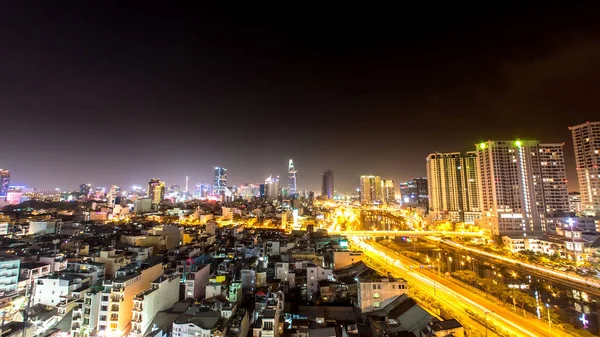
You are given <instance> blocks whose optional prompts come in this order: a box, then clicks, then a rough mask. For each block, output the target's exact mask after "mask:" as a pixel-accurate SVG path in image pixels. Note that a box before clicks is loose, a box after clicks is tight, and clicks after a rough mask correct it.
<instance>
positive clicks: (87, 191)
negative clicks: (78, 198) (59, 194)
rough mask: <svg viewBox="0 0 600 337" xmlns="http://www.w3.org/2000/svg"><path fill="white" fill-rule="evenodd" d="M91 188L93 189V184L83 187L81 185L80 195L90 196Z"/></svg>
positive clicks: (83, 185)
mask: <svg viewBox="0 0 600 337" xmlns="http://www.w3.org/2000/svg"><path fill="white" fill-rule="evenodd" d="M91 188H92V185H91V184H81V185H79V193H81V194H83V195H88V194H90V190H91Z"/></svg>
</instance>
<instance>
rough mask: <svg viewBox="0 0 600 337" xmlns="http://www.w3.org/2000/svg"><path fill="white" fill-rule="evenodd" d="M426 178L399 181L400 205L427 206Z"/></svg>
mask: <svg viewBox="0 0 600 337" xmlns="http://www.w3.org/2000/svg"><path fill="white" fill-rule="evenodd" d="M427 186H428V184H427V178H413V179H411V180H409V181H407V182H404V183H400V197H401V198H402V206H405V207H422V208H427V207H428V204H429V201H428V200H429V198H428V187H427Z"/></svg>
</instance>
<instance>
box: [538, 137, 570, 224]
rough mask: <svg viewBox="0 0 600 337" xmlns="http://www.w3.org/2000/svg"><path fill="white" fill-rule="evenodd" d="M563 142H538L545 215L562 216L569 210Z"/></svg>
mask: <svg viewBox="0 0 600 337" xmlns="http://www.w3.org/2000/svg"><path fill="white" fill-rule="evenodd" d="M563 147H564V144H563V143H558V144H540V150H539V152H540V165H541V171H542V172H541V176H542V184H543V186H544V202H545V204H546V217H549V216H564V215H565V213H567V212H569V192H568V190H567V174H566V171H565V157H564V154H563Z"/></svg>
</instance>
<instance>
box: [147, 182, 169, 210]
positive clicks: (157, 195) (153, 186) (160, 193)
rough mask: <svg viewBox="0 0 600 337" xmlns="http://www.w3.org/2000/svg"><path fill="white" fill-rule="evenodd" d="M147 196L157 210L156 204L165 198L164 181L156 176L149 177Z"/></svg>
mask: <svg viewBox="0 0 600 337" xmlns="http://www.w3.org/2000/svg"><path fill="white" fill-rule="evenodd" d="M148 198H150V200H152V208H153V209H155V210H157V209H158V205H160V203H161V202H162V201H163V200H164V199H165V183H164V182H162V181H160V179H158V178H152V179H150V182H148Z"/></svg>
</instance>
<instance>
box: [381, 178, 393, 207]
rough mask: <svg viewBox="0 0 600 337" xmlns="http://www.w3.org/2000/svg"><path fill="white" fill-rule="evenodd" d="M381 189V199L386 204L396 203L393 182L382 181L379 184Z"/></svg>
mask: <svg viewBox="0 0 600 337" xmlns="http://www.w3.org/2000/svg"><path fill="white" fill-rule="evenodd" d="M381 184H382V186H383V187H382V188H383V198H384V199H385V202H386V203H388V204H395V203H396V187H395V185H394V181H393V180H383V181H382V182H381Z"/></svg>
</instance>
